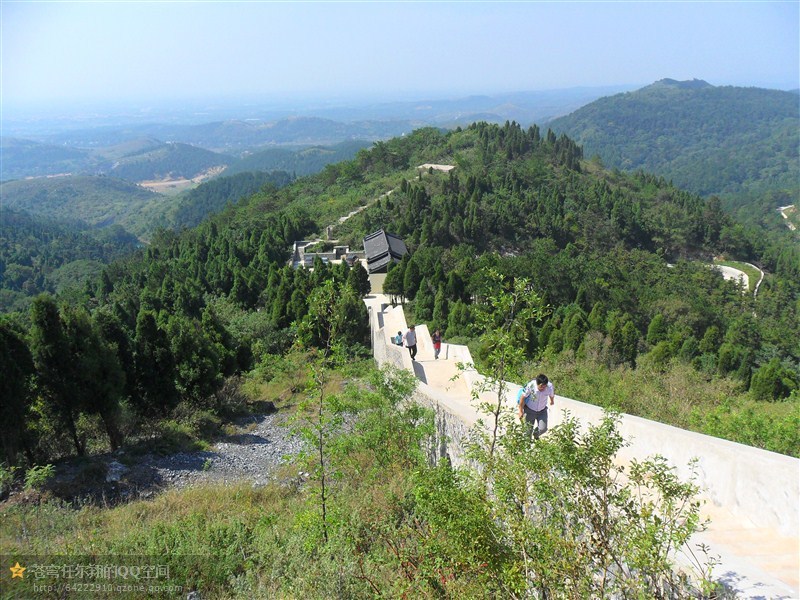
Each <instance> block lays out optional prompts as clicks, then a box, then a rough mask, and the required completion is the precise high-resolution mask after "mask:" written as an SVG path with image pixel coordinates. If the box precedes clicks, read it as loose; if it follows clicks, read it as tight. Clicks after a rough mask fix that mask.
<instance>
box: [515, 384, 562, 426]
mask: <svg viewBox="0 0 800 600" xmlns="http://www.w3.org/2000/svg"><path fill="white" fill-rule="evenodd" d="M548 398H550V406H552V405H553V404H555V400H556V392H555V388H554V387H553V382H552V381H550V380H549V379H547V375H545V374H544V373H540V374H539V375H537V376H536V379H534V380H532V381H530V382H529V383H528V385H526V386H525V388H524V390H523V391H521V392H520V394H519V419H520V420H522V418H523V417H525V420H526V421H527V422H528V424H529V426H530V427H531V431H532V433H533V437H534V438H535V439H537V440H538V439H539V436H540V435H541V434H543V433H544V432H545V431H547V407H548V404H547V399H548Z"/></svg>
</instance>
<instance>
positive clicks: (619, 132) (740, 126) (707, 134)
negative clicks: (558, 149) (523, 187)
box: [549, 79, 800, 225]
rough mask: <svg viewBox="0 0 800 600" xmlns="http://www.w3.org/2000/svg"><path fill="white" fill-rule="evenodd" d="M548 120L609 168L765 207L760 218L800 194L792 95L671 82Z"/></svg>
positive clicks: (799, 131)
mask: <svg viewBox="0 0 800 600" xmlns="http://www.w3.org/2000/svg"><path fill="white" fill-rule="evenodd" d="M549 125H550V126H551V127H552V128H553V129H554V130H556V131H558V132H563V133H565V134H567V135H568V136H570V137H572V138H573V139H575V141H576V142H578V143H579V144H581V145H582V146H583V147H584V151H585V153H586V155H587V156H593V155H595V154H596V155H598V156H599V157H600V158H601V159H602V161H603V164H605V165H606V166H608V167H609V168H619V169H623V170H626V171H635V170H638V169H642V170H644V171H647V172H652V173H655V174H657V175H661V176H663V177H665V178H667V179H668V180H670V181H672V182H673V183H675V184H676V185H678V186H680V187H683V188H685V189H687V190H690V191H692V192H695V193H698V194H700V195H703V196H708V195H712V194H716V195H719V196H720V197H722V198H723V200H724V202H725V204H726V206H728V207H730V208H734V209H736V208H739V207H741V206H743V205H753V204H758V205H760V206H761V208H760V209H759V210H760V214H759V217H760V218H766V217H765V216H764V215H765V214H767V213H768V212H769V210H770V209H773V208H777V207H778V206H781V205H785V204H790V203H791V202H792V201H794V200H795V199H796V198H798V196H799V195H800V184H799V183H798V173H800V156H799V153H798V147H799V146H800V107H799V106H798V102H797V96H796V94H793V93H791V92H783V91H778V90H766V89H760V88H741V87H730V86H722V87H715V86H713V85H710V84H708V83H707V82H705V81H701V80H692V81H688V82H678V81H675V80H671V79H664V80H661V81H658V82H656V83H654V84H651V85H649V86H646V87H644V88H642V89H640V90H637V91H635V92H628V93H624V94H618V95H615V96H610V97H606V98H601V99H600V100H597V101H595V102H592V103H591V104H589V105H587V106H584V107H583V108H581V109H579V110H577V111H575V112H574V113H572V114H570V115H568V116H565V117H561V118H559V119H555V120H553V121H552V122H550V123H549ZM754 212H757V213H758V212H759V211H754ZM769 218H770V220H771V222H772V224H773V225H777V223H778V221H777V220H776V219H775V218H774V216H773V215H770V217H769Z"/></svg>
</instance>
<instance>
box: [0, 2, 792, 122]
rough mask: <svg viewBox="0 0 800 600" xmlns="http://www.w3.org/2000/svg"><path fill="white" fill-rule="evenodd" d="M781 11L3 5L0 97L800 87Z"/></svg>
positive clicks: (677, 6) (706, 5) (464, 5)
mask: <svg viewBox="0 0 800 600" xmlns="http://www.w3.org/2000/svg"><path fill="white" fill-rule="evenodd" d="M799 6H800V3H798V2H797V1H790V2H769V1H767V2H561V3H555V2H438V3H437V2H418V3H408V2H406V3H399V2H349V3H343V2H293V3H288V2H225V3H223V2H146V3H136V2H85V3H84V2H42V3H31V2H14V1H9V0H3V2H2V3H0V10H2V14H0V23H2V25H1V26H0V27H2V30H1V31H0V39H1V40H2V42H1V43H2V55H1V57H0V58H1V60H2V103H3V104H4V105H6V106H8V107H16V106H23V105H31V104H42V105H46V104H55V103H60V102H72V101H88V100H91V101H94V102H103V101H107V100H108V101H111V100H120V99H128V100H131V99H134V100H157V99H173V100H174V99H180V98H201V97H208V98H212V97H214V98H231V97H241V98H248V97H252V98H265V97H270V98H281V97H330V98H333V97H338V98H343V99H344V98H348V99H353V98H357V97H359V96H361V97H372V98H384V99H402V98H414V97H415V98H422V97H434V96H459V95H466V94H480V93H497V92H507V91H514V90H543V89H558V88H568V87H574V86H603V85H639V84H641V85H646V84H648V83H651V82H653V81H655V80H658V79H661V78H664V77H670V78H673V79H679V80H680V79H691V78H693V77H697V78H701V79H705V80H707V81H708V82H710V83H712V84H714V85H744V86H759V87H770V88H777V89H795V88H797V87H800V81H799V80H800V33H799V31H798V30H799V28H800V25H799V23H800V13H799V11H798V7H799Z"/></svg>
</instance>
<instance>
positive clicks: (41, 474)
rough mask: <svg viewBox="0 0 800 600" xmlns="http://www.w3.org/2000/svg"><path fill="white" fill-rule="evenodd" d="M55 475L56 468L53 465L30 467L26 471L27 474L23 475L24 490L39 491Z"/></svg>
mask: <svg viewBox="0 0 800 600" xmlns="http://www.w3.org/2000/svg"><path fill="white" fill-rule="evenodd" d="M55 474H56V468H55V466H53V465H39V466H34V467H31V468H30V469H28V472H27V473H25V489H26V490H41V489H42V488H43V487H44V486H45V484H46V483H47V482H48V481H49V480H50V479H52V478H53V476H55Z"/></svg>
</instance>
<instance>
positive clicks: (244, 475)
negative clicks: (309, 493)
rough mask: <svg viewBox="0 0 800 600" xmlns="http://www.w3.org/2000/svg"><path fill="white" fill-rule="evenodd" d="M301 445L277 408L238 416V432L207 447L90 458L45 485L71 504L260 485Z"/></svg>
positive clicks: (61, 468)
mask: <svg viewBox="0 0 800 600" xmlns="http://www.w3.org/2000/svg"><path fill="white" fill-rule="evenodd" d="M302 448H303V442H302V440H301V439H300V438H299V437H298V436H297V435H294V434H293V433H292V431H291V428H290V427H289V425H288V424H287V423H286V414H285V413H282V412H280V411H277V412H273V413H270V414H266V415H254V416H250V417H247V418H246V419H242V420H240V421H239V422H238V423H237V431H236V433H235V434H234V435H229V436H226V437H225V438H223V439H221V440H219V441H217V442H216V443H214V444H213V445H212V447H211V449H210V450H204V451H197V452H179V453H176V454H171V455H168V456H160V455H156V454H144V455H140V456H136V457H130V456H125V455H117V454H109V455H105V456H102V457H93V458H92V459H91V462H90V463H89V464H87V463H86V462H83V463H81V462H80V461H71V462H70V463H67V464H61V465H59V466H58V469H57V475H56V477H55V478H54V479H53V480H52V481H51V482H50V483H49V484H48V485H47V489H48V490H49V491H50V492H51V493H52V494H54V495H55V496H56V497H58V498H61V499H62V500H66V501H70V502H73V503H74V502H76V501H77V502H78V503H79V504H81V503H92V504H101V505H114V504H118V503H120V502H127V501H130V500H134V499H137V498H151V497H153V496H154V495H156V494H158V493H160V492H162V491H165V490H167V489H170V488H182V487H186V486H189V485H193V484H198V483H206V482H220V483H241V482H249V483H251V484H252V485H254V486H261V485H265V484H267V483H268V482H270V481H274V480H276V478H277V477H278V470H279V468H280V467H281V466H282V465H284V464H286V463H287V462H289V461H290V460H291V459H292V458H293V457H295V456H296V455H297V454H298V453H299V452H300V451H301V450H302ZM290 477H292V476H291V475H290ZM294 477H300V478H302V477H303V474H300V473H295V474H294Z"/></svg>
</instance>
